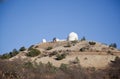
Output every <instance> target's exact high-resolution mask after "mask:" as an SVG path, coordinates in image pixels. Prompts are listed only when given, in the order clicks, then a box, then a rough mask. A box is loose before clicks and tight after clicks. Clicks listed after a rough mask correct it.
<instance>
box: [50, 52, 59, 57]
mask: <svg viewBox="0 0 120 79" xmlns="http://www.w3.org/2000/svg"><path fill="white" fill-rule="evenodd" d="M57 53H58V52H57V51H53V52H52V53H50V54H49V57H52V56H54V55H56V54H57Z"/></svg>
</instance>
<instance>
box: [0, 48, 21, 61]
mask: <svg viewBox="0 0 120 79" xmlns="http://www.w3.org/2000/svg"><path fill="white" fill-rule="evenodd" d="M18 53H19V52H18V51H17V49H13V51H12V52H9V53H6V54H3V55H1V56H0V58H1V59H9V58H11V57H13V56H16V55H17V54H18Z"/></svg>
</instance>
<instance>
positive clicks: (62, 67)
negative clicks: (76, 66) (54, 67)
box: [59, 63, 67, 71]
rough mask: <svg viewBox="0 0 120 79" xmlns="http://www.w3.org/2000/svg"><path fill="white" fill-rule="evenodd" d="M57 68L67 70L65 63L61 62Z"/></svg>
mask: <svg viewBox="0 0 120 79" xmlns="http://www.w3.org/2000/svg"><path fill="white" fill-rule="evenodd" d="M59 69H61V70H63V71H66V70H67V64H64V63H62V64H61V65H60V67H59Z"/></svg>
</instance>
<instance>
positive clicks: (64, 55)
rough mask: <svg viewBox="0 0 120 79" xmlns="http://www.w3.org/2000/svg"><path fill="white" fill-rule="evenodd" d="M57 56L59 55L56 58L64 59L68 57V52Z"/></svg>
mask: <svg viewBox="0 0 120 79" xmlns="http://www.w3.org/2000/svg"><path fill="white" fill-rule="evenodd" d="M56 57H57V58H56V60H62V59H64V58H65V57H66V54H65V53H63V54H57V55H56Z"/></svg>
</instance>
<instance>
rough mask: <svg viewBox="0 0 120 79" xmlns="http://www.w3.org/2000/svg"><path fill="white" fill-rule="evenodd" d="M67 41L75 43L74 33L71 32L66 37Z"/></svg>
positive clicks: (75, 35)
mask: <svg viewBox="0 0 120 79" xmlns="http://www.w3.org/2000/svg"><path fill="white" fill-rule="evenodd" d="M67 40H68V41H75V40H78V35H77V33H75V32H71V33H70V34H69V35H68V37H67Z"/></svg>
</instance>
